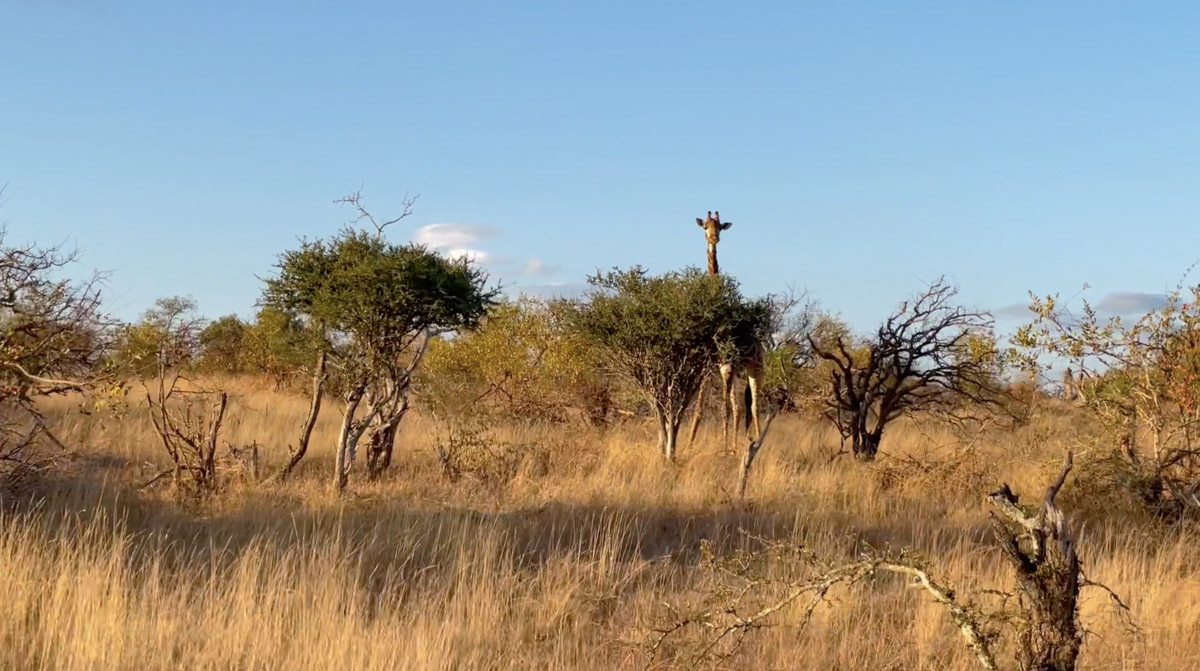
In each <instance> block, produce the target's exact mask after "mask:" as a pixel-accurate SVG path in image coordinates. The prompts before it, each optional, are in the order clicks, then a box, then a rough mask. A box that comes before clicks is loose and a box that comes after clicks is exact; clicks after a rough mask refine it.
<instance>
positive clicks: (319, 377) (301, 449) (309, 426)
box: [275, 347, 329, 481]
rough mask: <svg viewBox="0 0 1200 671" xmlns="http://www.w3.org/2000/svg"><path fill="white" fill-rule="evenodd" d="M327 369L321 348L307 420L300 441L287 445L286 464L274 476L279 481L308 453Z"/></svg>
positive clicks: (325, 351)
mask: <svg viewBox="0 0 1200 671" xmlns="http://www.w3.org/2000/svg"><path fill="white" fill-rule="evenodd" d="M328 367H329V352H328V350H327V349H326V348H325V347H322V348H321V351H320V353H319V354H318V355H317V365H316V366H315V368H314V370H313V380H312V384H313V389H312V400H311V401H310V402H309V405H308V418H307V419H305V420H304V426H303V427H302V428H301V429H300V439H299V440H298V441H297V442H296V444H295V446H293V445H288V460H287V463H286V464H284V465H283V468H281V469H279V473H278V474H277V475H276V476H275V477H276V478H277V479H278V480H280V481H283V480H286V479H287V477H288V476H289V475H291V474H292V471H293V470H295V469H296V466H298V465H299V464H300V460H301V459H303V458H304V455H305V454H307V453H308V442H309V440H310V439H311V438H312V432H313V428H314V427H316V425H317V418H318V417H320V415H321V402H322V401H323V400H324V398H325V383H326V381H328V379H329V373H328Z"/></svg>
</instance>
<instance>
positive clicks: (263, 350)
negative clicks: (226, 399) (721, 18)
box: [239, 307, 321, 388]
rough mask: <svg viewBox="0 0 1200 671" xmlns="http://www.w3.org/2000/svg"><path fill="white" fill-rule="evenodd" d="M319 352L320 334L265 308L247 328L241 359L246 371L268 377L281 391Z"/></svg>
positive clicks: (303, 370) (295, 319) (300, 322)
mask: <svg viewBox="0 0 1200 671" xmlns="http://www.w3.org/2000/svg"><path fill="white" fill-rule="evenodd" d="M320 349H321V342H320V337H319V334H317V333H315V332H314V330H313V329H310V328H306V327H305V324H304V321H303V320H302V319H300V318H298V317H297V316H295V315H292V314H289V313H287V312H283V311H281V310H277V309H274V308H270V307H266V308H263V309H261V310H259V312H258V314H257V315H256V317H255V320H254V323H252V324H250V325H248V326H247V327H246V331H245V335H244V336H243V338H242V349H241V352H240V354H239V356H240V359H241V365H242V368H243V369H244V370H245V371H246V372H250V373H255V374H259V375H266V376H267V377H269V378H270V379H271V380H272V381H273V382H274V384H275V386H276V388H280V387H283V386H284V385H286V384H287V383H288V382H289V381H290V380H291V379H293V378H294V377H295V376H296V375H297V374H301V373H304V372H306V371H307V370H308V367H309V366H310V365H311V364H312V362H313V361H315V360H317V359H318V357H319V350H320Z"/></svg>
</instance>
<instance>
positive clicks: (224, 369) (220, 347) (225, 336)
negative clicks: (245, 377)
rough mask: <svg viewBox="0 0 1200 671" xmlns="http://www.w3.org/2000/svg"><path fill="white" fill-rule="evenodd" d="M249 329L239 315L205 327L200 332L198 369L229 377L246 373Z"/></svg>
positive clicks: (229, 316) (222, 318) (216, 321)
mask: <svg viewBox="0 0 1200 671" xmlns="http://www.w3.org/2000/svg"><path fill="white" fill-rule="evenodd" d="M248 328H249V327H248V326H247V324H246V323H245V322H243V321H242V320H241V319H240V318H239V317H238V316H237V315H226V316H224V317H221V318H220V319H217V320H214V321H213V322H211V323H209V325H208V326H205V327H204V329H203V330H202V331H200V360H199V361H198V362H197V368H198V369H199V370H200V371H201V372H205V373H224V374H227V375H237V374H239V373H244V372H246V366H245V361H244V360H243V354H244V341H245V337H246V331H247V330H248Z"/></svg>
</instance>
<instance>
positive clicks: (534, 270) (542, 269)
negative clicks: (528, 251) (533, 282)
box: [521, 258, 558, 277]
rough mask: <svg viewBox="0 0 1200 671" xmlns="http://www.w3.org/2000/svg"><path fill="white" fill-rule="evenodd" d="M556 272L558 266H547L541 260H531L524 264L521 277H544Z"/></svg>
mask: <svg viewBox="0 0 1200 671" xmlns="http://www.w3.org/2000/svg"><path fill="white" fill-rule="evenodd" d="M556 272H558V266H548V265H546V264H545V263H542V261H541V259H536V258H532V259H529V260H528V261H526V262H525V267H524V268H522V269H521V275H523V276H525V277H546V276H548V275H553V274H554V273H556Z"/></svg>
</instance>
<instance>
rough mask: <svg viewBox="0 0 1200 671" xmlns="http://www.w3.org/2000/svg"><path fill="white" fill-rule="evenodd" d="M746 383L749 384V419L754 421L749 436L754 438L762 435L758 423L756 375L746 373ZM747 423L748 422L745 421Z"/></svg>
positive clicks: (756, 438)
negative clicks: (752, 430)
mask: <svg viewBox="0 0 1200 671" xmlns="http://www.w3.org/2000/svg"><path fill="white" fill-rule="evenodd" d="M746 384H748V385H749V386H750V408H749V411H750V419H751V421H753V422H754V434H753V435H752V436H751V438H753V439H754V440H758V437H759V436H761V435H762V427H760V426H759V425H758V376H757V375H747V376H746ZM747 424H749V422H747Z"/></svg>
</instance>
